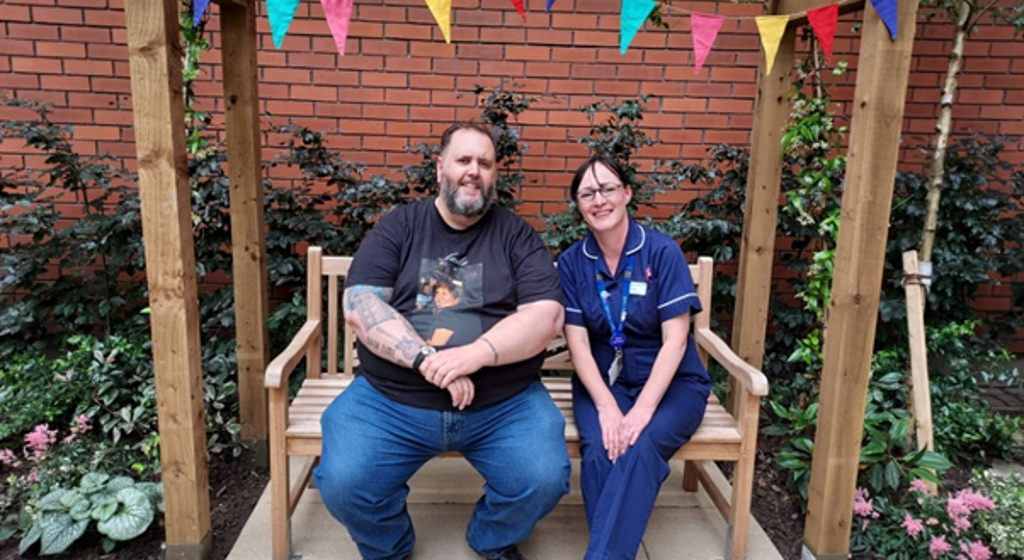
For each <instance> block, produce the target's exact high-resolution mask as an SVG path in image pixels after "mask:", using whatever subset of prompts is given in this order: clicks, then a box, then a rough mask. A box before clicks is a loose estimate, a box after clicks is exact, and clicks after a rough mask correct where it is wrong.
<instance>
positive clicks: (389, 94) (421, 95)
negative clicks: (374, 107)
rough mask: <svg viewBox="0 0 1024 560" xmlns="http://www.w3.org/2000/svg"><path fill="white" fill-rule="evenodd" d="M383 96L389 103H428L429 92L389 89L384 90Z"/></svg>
mask: <svg viewBox="0 0 1024 560" xmlns="http://www.w3.org/2000/svg"><path fill="white" fill-rule="evenodd" d="M384 98H385V100H386V102H387V103H389V104H401V105H429V104H430V93H429V92H426V91H410V90H398V89H389V90H385V92H384Z"/></svg>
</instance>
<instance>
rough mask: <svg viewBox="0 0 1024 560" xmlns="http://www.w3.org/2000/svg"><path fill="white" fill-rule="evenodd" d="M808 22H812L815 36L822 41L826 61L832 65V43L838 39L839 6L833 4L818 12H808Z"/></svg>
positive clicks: (817, 10)
mask: <svg viewBox="0 0 1024 560" xmlns="http://www.w3.org/2000/svg"><path fill="white" fill-rule="evenodd" d="M807 21H809V22H811V28H812V29H814V35H815V36H817V37H818V41H821V50H823V51H825V59H826V60H828V63H829V64H832V42H833V41H834V40H835V38H836V23H838V22H839V4H832V5H829V6H825V7H824V8H818V9H816V10H807Z"/></svg>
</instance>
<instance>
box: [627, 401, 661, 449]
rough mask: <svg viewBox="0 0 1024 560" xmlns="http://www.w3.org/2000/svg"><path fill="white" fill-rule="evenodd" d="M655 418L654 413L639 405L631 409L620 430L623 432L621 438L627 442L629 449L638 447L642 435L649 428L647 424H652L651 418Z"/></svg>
mask: <svg viewBox="0 0 1024 560" xmlns="http://www.w3.org/2000/svg"><path fill="white" fill-rule="evenodd" d="M652 416H654V411H653V410H649V409H648V408H647V407H645V406H642V405H640V404H638V405H637V406H634V407H633V408H632V409H630V411H629V414H627V415H626V416H625V417H624V418H623V419H622V422H621V423H620V424H619V427H620V428H619V429H620V430H621V431H622V433H621V434H620V437H621V438H622V439H624V440H625V441H626V444H627V445H628V446H629V447H632V446H634V445H636V442H637V440H638V439H640V434H642V433H643V432H644V429H646V428H647V424H649V423H650V422H651V417H652Z"/></svg>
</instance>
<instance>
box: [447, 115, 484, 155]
mask: <svg viewBox="0 0 1024 560" xmlns="http://www.w3.org/2000/svg"><path fill="white" fill-rule="evenodd" d="M460 130H475V131H476V132H479V133H480V134H483V135H484V136H486V137H487V138H488V139H489V140H490V141H491V147H493V148H494V153H495V154H497V153H498V140H497V139H496V138H495V137H494V129H493V128H492V127H491V126H490V125H488V124H485V123H482V122H478V121H465V122H457V123H455V124H453V125H451V126H449V127H448V130H445V131H444V134H442V135H441V155H444V152H445V150H447V149H448V145H449V144H451V143H452V136H455V133H456V132H458V131H460Z"/></svg>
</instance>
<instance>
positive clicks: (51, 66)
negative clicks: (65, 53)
mask: <svg viewBox="0 0 1024 560" xmlns="http://www.w3.org/2000/svg"><path fill="white" fill-rule="evenodd" d="M11 69H13V70H14V71H15V72H25V73H33V74H62V73H63V72H64V70H63V68H61V61H60V60H55V59H45V58H23V57H20V56H12V57H11Z"/></svg>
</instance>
